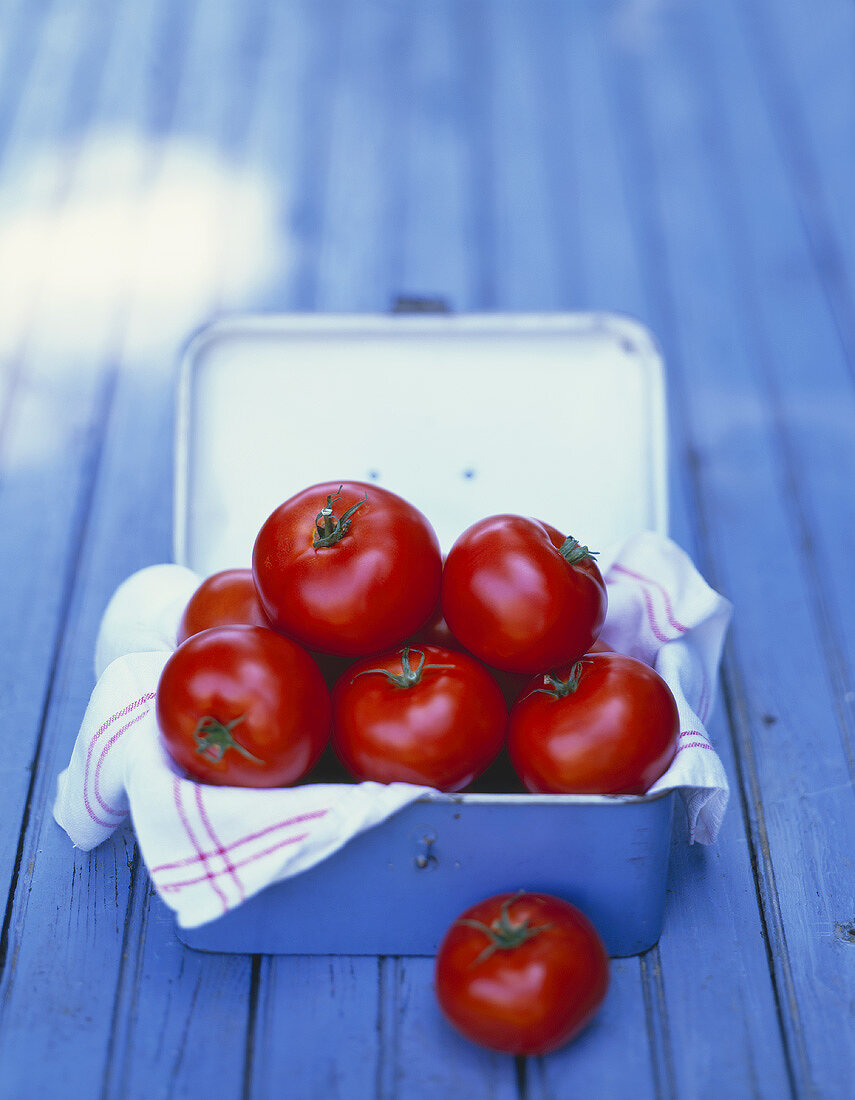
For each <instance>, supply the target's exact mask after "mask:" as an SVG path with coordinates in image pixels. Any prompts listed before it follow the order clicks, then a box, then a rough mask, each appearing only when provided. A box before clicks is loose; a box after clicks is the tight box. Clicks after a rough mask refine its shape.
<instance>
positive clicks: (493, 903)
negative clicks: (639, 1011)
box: [436, 891, 609, 1054]
mask: <svg viewBox="0 0 855 1100" xmlns="http://www.w3.org/2000/svg"><path fill="white" fill-rule="evenodd" d="M608 985H609V960H608V955H607V954H606V949H605V947H604V946H603V942H602V940H601V939H600V937H599V935H598V934H597V930H596V928H594V926H593V924H591V922H590V921H589V920H588V918H587V917H586V916H585V915H584V913H581V912H580V911H579V910H578V909H576V908H575V906H573V905H570V903H569V902H566V901H563V900H562V899H561V898H556V897H551V896H550V895H549V894H531V893H524V892H523V891H520V893H518V894H498V895H497V896H496V897H492V898H488V899H487V900H486V901H482V902H479V904H478V905H473V906H472V907H471V908H470V909H467V910H466V912H465V913H464V914H463V915H462V916H461V917H460V918H459V919H458V920H456V921H455V922H454V924H453V925H452V926H451V928H450V929H449V930H448V932H446V934H445V938H444V939H443V941H442V943H441V944H440V946H439V951H438V952H437V956H436V995H437V998H438V1000H439V1004H440V1007H441V1008H442V1010H443V1012H444V1013H445V1015H446V1016H447V1017H448V1019H449V1020H450V1021H451V1023H452V1024H453V1025H454V1026H455V1027H456V1028H457V1029H458V1030H459V1031H461V1032H462V1033H463V1034H464V1035H465V1036H466V1037H467V1039H471V1040H472V1041H473V1042H475V1043H480V1044H481V1045H482V1046H485V1047H490V1048H491V1049H492V1050H501V1051H505V1052H507V1053H508V1054H547V1053H548V1052H549V1051H552V1050H557V1049H558V1047H560V1046H563V1045H564V1043H566V1042H568V1040H570V1039H572V1038H573V1036H574V1035H576V1034H578V1032H580V1031H581V1030H582V1028H583V1027H585V1025H586V1024H587V1023H588V1022H589V1021H590V1019H591V1017H592V1016H593V1015H594V1013H595V1012H596V1011H597V1009H598V1008H599V1007H600V1005H601V1003H602V1001H603V998H604V997H605V995H606V990H607V989H608Z"/></svg>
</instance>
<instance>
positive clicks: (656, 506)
mask: <svg viewBox="0 0 855 1100" xmlns="http://www.w3.org/2000/svg"><path fill="white" fill-rule="evenodd" d="M179 395H180V396H179V412H178V424H177V448H176V475H175V476H176V492H175V525H174V550H175V560H176V561H177V562H179V563H181V564H183V565H188V566H190V567H191V568H193V569H195V570H196V571H197V572H199V573H201V574H203V575H207V574H209V573H213V572H216V571H217V570H219V569H225V568H229V567H236V566H247V565H249V563H250V561H251V555H252V546H253V542H254V540H255V535H256V533H257V531H258V529H259V528H260V526H261V524H262V523H263V521H264V520H265V519H266V518H267V516H268V515H269V514H270V512H272V511H273V509H274V508H275V507H277V506H278V505H279V504H281V502H282V501H283V500H286V499H287V498H288V497H289V496H291V495H292V494H293V493H295V492H297V491H299V490H300V489H303V488H305V487H306V486H308V485H311V484H314V483H316V482H321V481H333V480H335V479H337V478H341V479H352V480H361V481H376V482H377V483H378V484H380V485H383V486H385V487H386V488H388V489H391V490H393V491H395V492H397V493H399V494H400V495H401V496H403V497H405V498H406V499H407V500H409V501H411V502H412V503H413V504H414V505H415V506H416V507H418V508H420V509H421V510H422V511H423V512H424V513H425V515H426V516H427V517H428V518H429V519H430V521H431V523H432V524H433V525H434V527H435V528H436V531H437V534H438V536H439V540H440V543H441V545H442V548H443V551H447V550H448V549H449V548H450V546H451V544H452V543H453V542H454V540H455V539H456V538H457V536H458V535H459V534H460V533H461V532H462V531H463V530H464V529H465V528H466V527H468V526H469V525H470V524H471V523H474V522H475V521H476V520H478V519H481V518H482V517H484V516H487V515H491V514H495V513H499V512H517V513H520V514H523V515H531V516H535V517H538V518H540V519H544V520H546V521H548V522H550V523H552V524H553V525H554V526H556V527H558V528H559V529H561V530H563V531H565V532H566V533H568V534H572V535H574V536H575V537H576V538H579V539H580V540H581V541H583V542H585V543H587V545H589V546H591V547H592V548H594V549H601V548H603V547H606V546H608V545H610V544H613V543H616V542H618V541H620V540H622V539H623V538H625V537H627V536H629V535H631V534H633V533H635V532H636V531H639V530H642V529H651V530H656V531H660V532H662V533H665V532H666V529H667V483H666V433H665V398H664V379H663V367H662V360H661V357H660V355H659V353H658V350H657V348H656V346H655V344H654V342H653V340H652V338H651V336H650V334H649V333H648V332H647V330H646V329H645V328H643V327H642V326H641V325H640V324H638V323H637V322H635V321H633V320H630V319H629V318H626V317H621V316H615V315H613V314H604V313H598V314H588V313H584V314H571V313H568V314H543V315H535V314H461V315H430V316H424V315H418V316H402V315H353V316H351V315H328V314H305V315H295V314H288V315H268V316H244V317H234V318H230V319H226V320H222V321H218V322H216V323H214V324H212V325H210V326H208V327H207V328H205V329H204V330H202V331H201V332H200V333H198V334H197V335H196V336H195V337H194V338H193V340H191V342H190V344H189V345H188V347H187V349H186V351H185V354H184V357H183V361H182V369H181V380H180V387H179Z"/></svg>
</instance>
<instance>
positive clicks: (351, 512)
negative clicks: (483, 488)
mask: <svg viewBox="0 0 855 1100" xmlns="http://www.w3.org/2000/svg"><path fill="white" fill-rule="evenodd" d="M252 569H253V575H254V577H255V584H256V587H257V589H258V592H259V595H260V596H261V602H262V605H263V607H264V610H265V611H266V613H267V614H268V616H269V617H270V619H271V620H272V621H273V624H274V625H275V626H276V628H277V629H278V630H281V631H282V632H283V633H285V634H288V635H289V636H290V637H292V638H296V639H297V641H298V642H301V643H302V644H303V645H305V646H307V647H308V648H309V649H316V650H318V651H319V652H321V653H333V654H337V655H338V656H342V657H360V656H364V655H365V654H368V653H379V652H382V651H383V650H385V649H389V648H391V647H392V646H394V645H398V644H399V643H400V642H402V641H403V640H404V639H405V638H408V637H409V636H410V635H411V634H413V633H415V631H416V630H418V628H419V627H420V626H421V625H422V623H424V622H425V620H426V619H427V618H428V616H429V615H430V613H431V611H432V610H433V608H434V607H435V606H436V603H437V600H438V599H439V585H440V577H441V573H442V564H441V559H440V553H439V543H438V542H437V538H436V533H435V532H434V529H433V528H432V527H431V525H430V524H429V523H428V521H427V520H426V519H425V517H424V516H423V515H422V514H421V512H419V511H417V509H415V508H414V507H413V506H412V505H411V504H408V503H407V502H406V501H405V500H402V499H401V497H399V496H396V495H395V494H394V493H390V492H389V491H388V490H387V489H381V488H380V487H379V486H377V485H363V484H362V483H361V482H356V481H346V482H343V483H342V484H339V483H338V482H336V483H335V484H333V483H330V484H328V485H315V486H313V487H312V488H311V489H304V490H303V492H302V493H298V494H297V495H296V496H294V497H291V499H290V500H286V501H285V503H284V504H282V505H281V506H280V507H279V508H277V509H276V511H275V512H274V513H273V514H272V515H271V516H270V517H269V518H268V519H267V521H266V522H265V524H264V526H263V527H262V528H261V531H260V532H259V534H258V538H257V539H256V541H255V549H254V551H253V555H252Z"/></svg>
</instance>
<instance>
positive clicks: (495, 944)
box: [457, 890, 552, 966]
mask: <svg viewBox="0 0 855 1100" xmlns="http://www.w3.org/2000/svg"><path fill="white" fill-rule="evenodd" d="M524 893H525V890H520V891H518V892H517V893H516V894H514V896H513V897H512V898H507V899H506V900H505V901H503V902H502V908H501V910H500V912H499V915H498V917H496V919H495V920H494V921H491V923H490V924H484V922H483V921H480V920H470V919H468V918H467V917H461V918H460V920H459V921H458V922H457V923H458V924H465V925H466V926H467V927H468V928H477V929H478V931H479V932H483V933H484V935H485V936H486V937H487V939H488V940H489V941H490V942H489V943H488V944H487V946H486V947H485V948H484V950H483V951H482V952H481V954H480V955H478V957H477V958H476V959H474V960H473V962H472V966H477V965H478V963H480V962H483V961H484V960H485V959H488V958H489V957H490V956H491V955H492V954H493V952H495V951H514V950H515V949H516V948H517V947H521V946H522V944H524V943H526V942H528V940H531V939H534V937H535V936H539V935H540V933H541V932H545V931H546V930H547V929H548V928H551V927H552V925H551V924H540V925H534V926H533V925H532V924H531V923H530V922H529V920H528V918H526V919H525V920H524V921H522V922H520V923H519V924H514V922H513V921H512V920H511V915H510V908H511V906H512V905H513V904H514V902H515V901H519V899H520V898H521V897H522V895H523V894H524Z"/></svg>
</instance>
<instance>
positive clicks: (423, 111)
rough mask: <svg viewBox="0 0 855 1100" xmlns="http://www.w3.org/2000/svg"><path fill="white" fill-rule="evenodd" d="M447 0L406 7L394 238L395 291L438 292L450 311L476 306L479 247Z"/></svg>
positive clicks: (455, 42)
mask: <svg viewBox="0 0 855 1100" xmlns="http://www.w3.org/2000/svg"><path fill="white" fill-rule="evenodd" d="M453 6H454V4H453V0H452V2H451V3H449V2H448V0H441V2H438V3H432V4H419V5H415V6H414V7H412V9H411V10H410V12H409V13H408V22H409V28H410V30H409V35H408V38H407V41H406V44H405V47H404V53H405V57H406V61H407V64H406V66H405V68H404V72H403V74H402V76H401V78H400V79H401V85H400V89H399V94H398V96H397V111H398V113H397V115H396V116H395V118H394V124H395V126H396V128H397V140H398V142H399V143H400V148H401V153H400V156H401V165H400V167H399V169H398V173H399V189H400V195H399V197H398V198H397V200H396V208H398V209H400V219H401V224H400V229H399V233H398V236H397V238H396V239H395V240H394V241H393V242H392V249H391V254H390V259H391V267H390V272H391V276H390V277H391V283H390V285H391V286H392V289H393V291H394V292H395V293H396V294H397V293H411V294H412V293H415V294H426V295H429V296H430V295H439V296H441V297H444V298H445V299H446V300H447V302H448V304H449V306H450V307H451V308H452V309H467V308H472V307H473V304H474V301H475V299H474V282H475V278H476V276H475V272H474V266H473V265H474V263H475V257H474V250H473V249H472V248H471V247H470V246H469V241H468V239H467V236H466V211H467V208H468V207H467V197H466V196H467V192H466V180H467V178H468V177H467V170H468V165H469V157H468V154H467V148H466V141H465V138H464V134H463V131H462V123H461V118H460V114H459V111H458V100H459V96H460V84H461V79H462V77H461V67H460V65H459V63H458V60H457V57H458V54H457V50H458V47H457V41H456V34H455V26H454V23H453V20H452V15H451V12H452V7H453Z"/></svg>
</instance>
